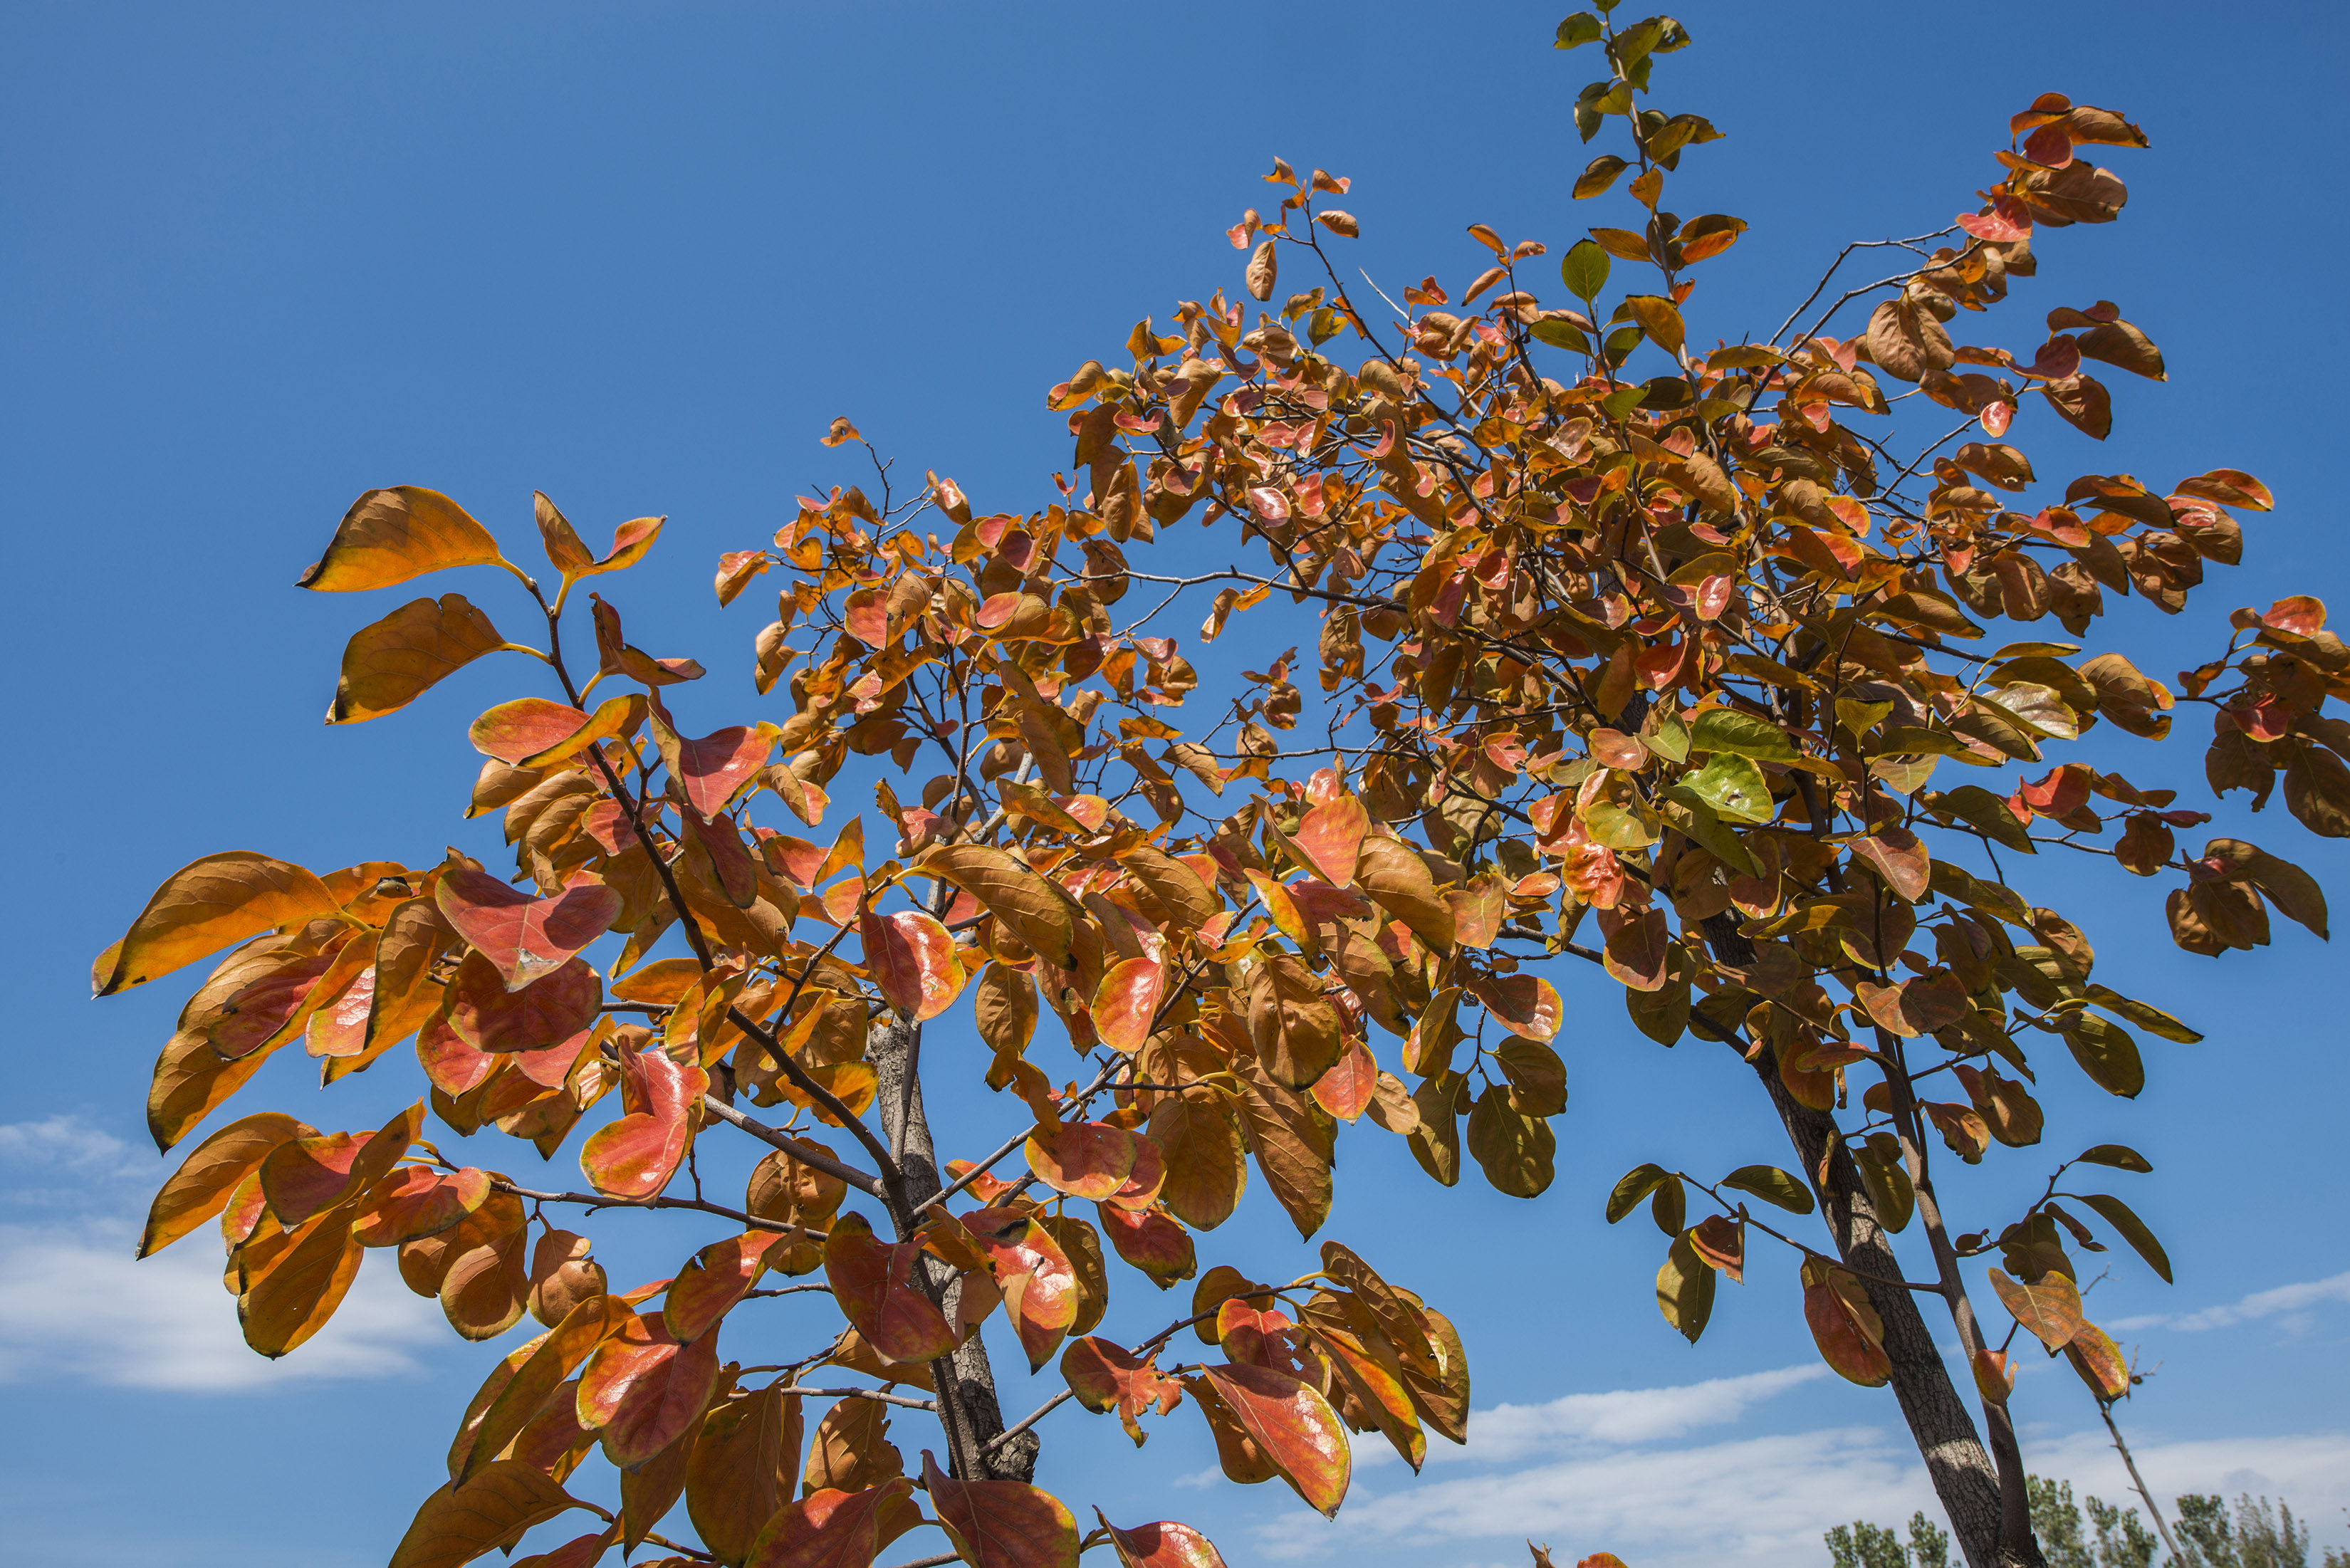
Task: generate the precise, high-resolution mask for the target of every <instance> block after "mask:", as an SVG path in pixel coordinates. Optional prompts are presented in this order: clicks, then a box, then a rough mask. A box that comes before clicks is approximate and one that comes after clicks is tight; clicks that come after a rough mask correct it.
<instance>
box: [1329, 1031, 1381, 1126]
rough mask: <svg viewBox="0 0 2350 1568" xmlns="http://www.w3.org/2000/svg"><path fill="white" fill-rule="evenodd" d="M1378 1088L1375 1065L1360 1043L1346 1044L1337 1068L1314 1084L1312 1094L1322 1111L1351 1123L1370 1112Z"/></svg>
mask: <svg viewBox="0 0 2350 1568" xmlns="http://www.w3.org/2000/svg"><path fill="white" fill-rule="evenodd" d="M1378 1086H1379V1064H1378V1062H1377V1061H1376V1060H1374V1059H1373V1058H1372V1056H1371V1054H1370V1052H1369V1051H1368V1050H1367V1049H1365V1047H1364V1045H1363V1043H1362V1042H1361V1041H1360V1040H1349V1041H1348V1042H1347V1049H1346V1051H1345V1052H1344V1053H1343V1054H1341V1055H1340V1056H1339V1058H1338V1064H1337V1065H1336V1066H1335V1067H1333V1068H1331V1069H1330V1070H1329V1071H1328V1072H1326V1073H1325V1074H1323V1075H1321V1076H1320V1077H1319V1078H1316V1079H1315V1081H1314V1090H1313V1093H1314V1098H1315V1103H1316V1104H1318V1105H1319V1106H1321V1107H1322V1108H1323V1109H1324V1110H1326V1111H1328V1112H1329V1113H1330V1114H1331V1115H1332V1116H1336V1117H1338V1118H1340V1119H1341V1120H1344V1121H1350V1122H1351V1121H1353V1120H1354V1119H1355V1118H1356V1117H1357V1116H1361V1115H1362V1114H1363V1112H1364V1111H1365V1110H1367V1109H1368V1108H1369V1106H1370V1103H1371V1096H1372V1095H1373V1094H1374V1092H1375V1091H1377V1089H1378Z"/></svg>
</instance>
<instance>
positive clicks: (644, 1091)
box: [579, 1042, 710, 1198]
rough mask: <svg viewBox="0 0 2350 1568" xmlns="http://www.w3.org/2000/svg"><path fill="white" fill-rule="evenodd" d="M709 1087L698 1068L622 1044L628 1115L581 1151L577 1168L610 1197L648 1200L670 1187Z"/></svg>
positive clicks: (599, 1132) (598, 1131)
mask: <svg viewBox="0 0 2350 1568" xmlns="http://www.w3.org/2000/svg"><path fill="white" fill-rule="evenodd" d="M709 1085H710V1079H709V1075H707V1074H705V1073H704V1072H703V1071H702V1069H701V1068H699V1067H686V1066H681V1065H680V1064H678V1063H677V1061H676V1060H675V1059H674V1058H672V1057H671V1056H670V1055H669V1054H667V1053H666V1052H663V1051H659V1050H639V1049H638V1048H637V1047H636V1046H633V1045H630V1044H626V1043H625V1042H624V1043H623V1044H621V1046H620V1087H621V1093H622V1096H623V1101H622V1103H623V1104H624V1105H626V1106H628V1107H629V1110H628V1114H627V1115H625V1116H621V1117H620V1118H619V1120H618V1121H615V1122H612V1123H610V1124H609V1125H608V1126H605V1127H598V1128H597V1129H596V1131H595V1132H594V1133H592V1134H590V1135H589V1136H588V1138H587V1142H586V1143H585V1144H584V1145H582V1146H581V1147H580V1150H579V1168H580V1169H581V1170H582V1171H583V1172H585V1173H586V1175H587V1180H588V1182H589V1184H590V1185H592V1186H593V1187H594V1188H595V1189H596V1190H597V1191H598V1192H601V1193H605V1194H608V1196H611V1197H614V1198H650V1197H652V1196H654V1195H655V1194H656V1193H658V1192H660V1189H662V1188H664V1187H666V1186H668V1185H669V1181H670V1178H671V1177H672V1176H675V1175H676V1174H677V1168H678V1165H679V1163H680V1162H681V1161H682V1160H683V1159H684V1158H685V1150H686V1146H687V1145H688V1144H690V1143H691V1142H692V1140H693V1123H692V1113H693V1111H694V1109H695V1108H696V1107H697V1106H700V1105H701V1103H702V1094H703V1092H704V1091H705V1090H706V1089H707V1088H708V1087H709Z"/></svg>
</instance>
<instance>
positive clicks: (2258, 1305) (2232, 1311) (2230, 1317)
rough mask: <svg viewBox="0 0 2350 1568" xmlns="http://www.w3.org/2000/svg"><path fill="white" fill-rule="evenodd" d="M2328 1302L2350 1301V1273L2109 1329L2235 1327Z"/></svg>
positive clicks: (2128, 1321) (2124, 1320) (2129, 1321)
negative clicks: (2199, 1309) (2225, 1303)
mask: <svg viewBox="0 0 2350 1568" xmlns="http://www.w3.org/2000/svg"><path fill="white" fill-rule="evenodd" d="M2326 1302H2350V1273H2341V1274H2336V1275H2334V1277H2333V1278H2332V1279H2327V1280H2306V1281H2303V1282H2301V1283H2299V1284H2292V1285H2279V1286H2277V1287H2276V1288H2275V1289H2274V1290H2267V1291H2255V1292H2253V1293H2251V1295H2248V1296H2246V1297H2244V1298H2243V1299H2242V1300H2241V1301H2237V1302H2231V1303H2229V1304H2227V1305H2225V1306H2215V1307H2205V1308H2204V1309H2203V1310H2202V1311H2200V1312H2190V1313H2154V1314H2148V1315H2147V1316H2144V1317H2126V1318H2122V1319H2120V1320H2119V1321H2117V1322H2116V1323H2114V1324H2109V1325H2108V1327H2109V1329H2117V1330H2122V1331H2128V1330H2133V1329H2146V1328H2172V1329H2187V1330H2189V1331H2195V1330H2201V1329H2209V1328H2232V1327H2234V1326H2235V1325H2236V1324H2240V1323H2251V1322H2254V1321H2256V1320H2258V1319H2261V1318H2264V1317H2274V1316H2275V1315H2276V1314H2279V1313H2299V1312H2305V1311H2307V1310H2308V1309H2309V1308H2311V1307H2314V1306H2317V1305H2320V1304H2322V1303H2326Z"/></svg>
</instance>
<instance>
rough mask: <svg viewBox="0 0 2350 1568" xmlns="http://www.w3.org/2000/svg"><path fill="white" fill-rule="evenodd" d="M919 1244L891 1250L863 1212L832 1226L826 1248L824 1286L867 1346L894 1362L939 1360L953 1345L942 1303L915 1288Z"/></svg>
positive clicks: (904, 1243) (839, 1219)
mask: <svg viewBox="0 0 2350 1568" xmlns="http://www.w3.org/2000/svg"><path fill="white" fill-rule="evenodd" d="M921 1255H922V1247H921V1243H920V1242H919V1241H901V1242H899V1243H898V1244H897V1245H895V1246H891V1245H890V1244H889V1243H888V1242H886V1241H880V1240H879V1239H877V1238H876V1237H875V1236H874V1234H873V1227H872V1226H871V1225H869V1224H868V1223H866V1220H865V1218H864V1216H862V1215H859V1214H843V1215H840V1216H838V1217H837V1218H836V1219H835V1220H833V1222H832V1227H831V1234H830V1237H829V1239H828V1240H827V1241H826V1242H825V1244H824V1277H825V1282H826V1283H827V1284H829V1285H830V1286H831V1287H832V1293H833V1297H834V1299H835V1300H837V1302H838V1303H840V1310H841V1311H842V1313H843V1314H846V1315H847V1318H848V1321H849V1322H850V1323H852V1324H856V1325H857V1332H858V1333H859V1334H863V1335H864V1336H865V1339H866V1342H867V1343H868V1344H869V1345H872V1346H873V1348H874V1349H875V1350H877V1351H879V1352H880V1353H881V1355H884V1356H887V1357H888V1358H889V1360H891V1361H911V1362H925V1361H935V1360H937V1359H938V1358H939V1357H940V1356H941V1355H945V1354H947V1352H949V1351H951V1350H952V1349H953V1348H954V1347H955V1333H954V1330H953V1329H952V1328H951V1327H949V1326H948V1324H947V1320H946V1314H944V1313H942V1312H941V1311H940V1310H939V1308H938V1303H935V1302H933V1301H931V1299H930V1297H928V1296H926V1295H924V1294H923V1293H921V1292H920V1290H918V1289H916V1288H915V1286H914V1284H913V1272H914V1269H915V1266H916V1261H917V1260H918V1259H920V1257H921Z"/></svg>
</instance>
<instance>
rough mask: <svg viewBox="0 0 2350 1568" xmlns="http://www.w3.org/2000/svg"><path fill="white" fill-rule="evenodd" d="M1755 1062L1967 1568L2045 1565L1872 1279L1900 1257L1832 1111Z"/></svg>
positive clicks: (1927, 1348) (1893, 1276) (1923, 1353)
mask: <svg viewBox="0 0 2350 1568" xmlns="http://www.w3.org/2000/svg"><path fill="white" fill-rule="evenodd" d="M1704 928H1705V935H1706V937H1707V939H1708V940H1709V942H1710V943H1711V946H1712V948H1713V950H1714V953H1715V956H1716V957H1718V958H1720V959H1721V961H1723V962H1725V963H1732V964H1739V965H1745V964H1751V963H1752V962H1753V961H1754V949H1753V944H1752V942H1750V941H1748V940H1747V939H1746V938H1745V936H1744V935H1742V933H1741V932H1740V931H1739V929H1738V928H1737V925H1736V923H1735V919H1734V917H1732V918H1727V919H1725V918H1724V917H1722V916H1715V917H1712V918H1711V919H1708V920H1706V921H1705V922H1704ZM1755 1069H1756V1073H1757V1075H1758V1076H1759V1077H1761V1079H1762V1080H1763V1088H1764V1089H1765V1090H1767V1091H1768V1092H1769V1094H1770V1096H1771V1104H1772V1106H1773V1107H1774V1108H1775V1109H1776V1110H1777V1111H1778V1113H1779V1120H1780V1122H1781V1123H1782V1124H1783V1126H1784V1127H1786V1129H1787V1137H1788V1139H1789V1141H1791V1142H1792V1143H1793V1144H1794V1147H1795V1154H1796V1158H1797V1159H1798V1160H1799V1161H1800V1162H1801V1168H1802V1170H1803V1173H1804V1179H1805V1180H1806V1181H1808V1182H1809V1183H1810V1184H1811V1187H1812V1189H1813V1191H1814V1192H1815V1193H1816V1194H1817V1195H1818V1197H1819V1202H1820V1215H1821V1218H1822V1219H1823V1220H1825V1221H1826V1223H1827V1227H1828V1231H1829V1233H1830V1234H1831V1235H1832V1236H1834V1237H1835V1244H1836V1251H1837V1253H1838V1255H1839V1256H1841V1257H1842V1258H1843V1260H1844V1262H1845V1263H1846V1266H1848V1267H1849V1268H1851V1269H1853V1270H1854V1271H1856V1272H1858V1273H1860V1274H1862V1275H1863V1276H1870V1275H1874V1276H1876V1278H1874V1279H1872V1278H1864V1279H1863V1281H1862V1283H1863V1284H1864V1285H1865V1286H1866V1289H1867V1292H1868V1299H1869V1304H1870V1305H1872V1306H1874V1307H1875V1308H1876V1309H1877V1316H1878V1317H1879V1318H1880V1319H1882V1320H1883V1322H1884V1324H1885V1354H1886V1357H1887V1360H1888V1361H1890V1362H1891V1363H1892V1366H1893V1377H1892V1386H1893V1397H1894V1398H1895V1399H1896V1400H1897V1401H1898V1402H1899V1404H1900V1407H1901V1417H1902V1419H1903V1420H1905V1421H1907V1422H1908V1424H1909V1435H1910V1437H1911V1438H1913V1439H1914V1440H1915V1441H1916V1443H1917V1445H1918V1453H1919V1454H1920V1455H1922V1456H1923V1457H1924V1459H1925V1460H1926V1471H1927V1474H1928V1475H1929V1477H1931V1478H1932V1480H1933V1482H1934V1492H1935V1495H1936V1496H1937V1497H1939V1499H1940V1500H1941V1503H1942V1511H1943V1512H1944V1513H1945V1514H1947V1515H1948V1516H1949V1518H1950V1533H1951V1535H1952V1536H1953V1537H1955V1538H1956V1539H1957V1541H1958V1543H1959V1550H1960V1552H1961V1553H1962V1554H1963V1555H1964V1556H1965V1558H1966V1561H1967V1564H1968V1568H2045V1563H2044V1562H2043V1559H2042V1557H2041V1555H2040V1550H2039V1547H2038V1545H2037V1543H2036V1542H2033V1539H2032V1534H2031V1529H2030V1525H2029V1522H2028V1521H2027V1522H2026V1523H2025V1525H2024V1527H2023V1530H2022V1537H2021V1538H2022V1542H2023V1545H2024V1547H2025V1548H2027V1549H2028V1550H2023V1551H2019V1550H2016V1549H2014V1548H2013V1547H2012V1546H2011V1545H2008V1544H2006V1542H2012V1541H2014V1540H2015V1539H2016V1533H2015V1532H2014V1531H2013V1530H2012V1528H2007V1527H2008V1526H2010V1525H2011V1524H2012V1521H2010V1520H2008V1518H2007V1516H2006V1510H2005V1509H2004V1508H2003V1507H2002V1490H2003V1489H2002V1486H2001V1484H2000V1480H2001V1478H2000V1473H1999V1469H1997V1468H1996V1467H1994V1466H1993V1465H1992V1463H1991V1456H1990V1455H1989V1454H1987V1453H1986V1452H1984V1450H1983V1445H1982V1440H1981V1438H1980V1437H1979V1436H1978V1435H1977V1433H1976V1431H1975V1424H1974V1418H1973V1417H1972V1416H1971V1415H1970V1414H1969V1412H1968V1410H1967V1407H1966V1402H1965V1401H1964V1400H1963V1399H1961V1398H1960V1396H1959V1391H1958V1389H1957V1387H1956V1386H1954V1385H1953V1384H1952V1383H1951V1381H1950V1367H1949V1366H1948V1364H1947V1363H1945V1362H1944V1361H1943V1359H1942V1353H1941V1351H1940V1350H1939V1349H1938V1348H1937V1347H1936V1345H1935V1344H1934V1335H1933V1332H1932V1330H1930V1329H1929V1328H1928V1327H1927V1325H1926V1320H1925V1317H1924V1316H1923V1314H1920V1313H1919V1312H1918V1303H1917V1300H1916V1293H1915V1292H1912V1291H1909V1290H1906V1289H1903V1288H1900V1287H1898V1286H1895V1285H1889V1284H1880V1283H1878V1282H1877V1281H1878V1280H1880V1279H1881V1280H1898V1279H1900V1278H1901V1277H1902V1273H1901V1261H1900V1259H1899V1258H1898V1257H1896V1256H1895V1255H1894V1251H1893V1248H1892V1246H1891V1244H1890V1243H1889V1242H1888V1241H1887V1238H1886V1232H1885V1228H1884V1227H1883V1226H1882V1225H1880V1224H1879V1223H1878V1222H1877V1211H1876V1210H1875V1209H1874V1208H1872V1207H1871V1206H1870V1204H1869V1201H1868V1193H1867V1190H1866V1189H1865V1188H1863V1187H1862V1185H1861V1181H1860V1171H1859V1169H1858V1168H1856V1166H1855V1165H1854V1164H1853V1160H1852V1155H1851V1152H1850V1151H1849V1150H1848V1149H1846V1147H1845V1143H1844V1138H1843V1137H1842V1136H1841V1134H1840V1133H1839V1132H1838V1130H1837V1127H1836V1123H1835V1116H1831V1115H1829V1114H1828V1113H1827V1112H1825V1111H1815V1110H1813V1109H1812V1108H1811V1107H1810V1106H1805V1105H1803V1104H1801V1103H1799V1102H1798V1101H1797V1100H1796V1099H1795V1097H1794V1096H1792V1095H1790V1094H1789V1093H1788V1092H1787V1088H1786V1085H1784V1084H1783V1083H1782V1082H1780V1079H1779V1075H1778V1073H1777V1072H1776V1070H1775V1069H1774V1067H1773V1064H1772V1062H1771V1060H1770V1058H1769V1056H1768V1054H1764V1055H1763V1056H1762V1057H1760V1058H1758V1059H1757V1061H1756V1062H1755ZM1824 1166H1825V1173H1824V1172H1823V1167H1824ZM1824 1174H1825V1180H1824V1179H1823V1175H1824ZM1992 1414H1993V1415H1994V1416H1995V1417H2002V1418H2003V1417H2004V1416H2005V1412H2004V1411H2000V1410H1996V1409H1995V1410H1993V1412H1992ZM2003 1435H2007V1436H2008V1443H2007V1445H2006V1446H2007V1448H2008V1449H2010V1450H2012V1449H2013V1446H2014V1443H2013V1438H2012V1434H2003ZM2012 1490H2013V1491H2014V1492H2015V1493H2016V1495H2017V1496H2018V1497H2019V1498H2021V1496H2022V1490H2023V1486H2022V1472H2021V1469H2020V1468H2019V1469H2018V1473H2017V1475H2016V1477H2015V1484H2014V1486H2013V1488H2012Z"/></svg>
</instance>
